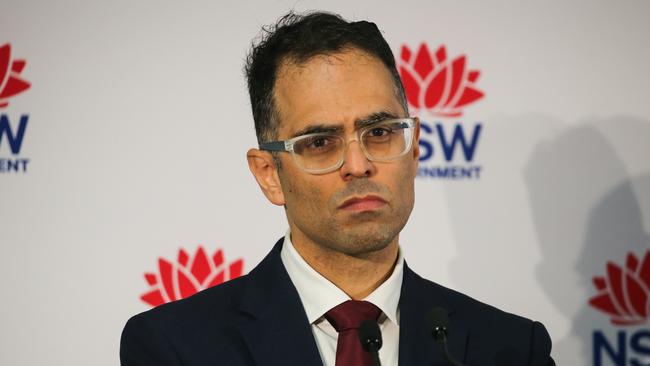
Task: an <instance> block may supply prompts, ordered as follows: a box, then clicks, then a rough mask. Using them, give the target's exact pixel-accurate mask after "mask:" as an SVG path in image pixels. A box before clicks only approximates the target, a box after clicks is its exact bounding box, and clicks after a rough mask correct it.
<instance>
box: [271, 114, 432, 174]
mask: <svg viewBox="0 0 650 366" xmlns="http://www.w3.org/2000/svg"><path fill="white" fill-rule="evenodd" d="M418 122H419V120H418V118H417V117H409V118H391V119H385V120H382V121H379V122H376V123H373V124H370V125H368V126H364V127H363V128H360V129H358V130H356V133H355V137H354V138H352V139H349V140H347V141H346V140H345V138H344V137H343V136H341V135H340V134H337V133H330V132H317V133H310V134H306V135H301V136H296V137H294V138H291V139H288V140H280V141H272V142H263V143H260V144H259V148H260V150H266V151H279V152H290V153H291V155H292V156H293V160H294V162H295V163H296V165H298V166H299V167H300V168H301V169H303V170H304V171H306V172H307V173H310V174H326V173H330V172H333V171H335V170H337V169H339V168H340V167H341V166H342V165H343V163H344V161H345V155H346V153H347V150H348V146H349V145H350V143H351V142H352V141H356V142H357V143H358V144H359V146H360V147H361V151H363V153H364V155H365V156H366V158H367V159H368V160H370V161H378V162H388V161H392V160H396V159H398V158H400V157H402V156H404V155H405V154H406V153H408V152H409V151H411V148H412V147H413V140H414V136H415V134H414V131H415V127H416V126H417V124H418ZM387 125H390V126H391V129H395V128H399V129H402V130H403V131H404V134H403V136H404V148H403V150H402V151H401V152H399V153H398V154H395V155H390V156H386V157H375V156H373V155H371V154H370V153H369V152H368V149H367V148H366V146H365V144H364V143H363V141H364V140H363V137H364V135H365V134H367V133H369V132H370V131H373V130H375V129H377V128H381V127H383V126H387ZM319 136H323V137H329V138H336V139H340V141H341V142H343V149H341V151H340V153H339V155H340V156H339V159H338V161H337V162H336V163H335V164H333V165H331V166H328V167H325V168H321V169H313V168H307V167H305V166H304V165H303V164H302V163H301V160H300V158H299V157H298V156H297V155H298V153H296V152H295V151H294V146H296V145H297V144H299V143H300V142H301V141H303V140H306V139H313V138H315V137H319Z"/></svg>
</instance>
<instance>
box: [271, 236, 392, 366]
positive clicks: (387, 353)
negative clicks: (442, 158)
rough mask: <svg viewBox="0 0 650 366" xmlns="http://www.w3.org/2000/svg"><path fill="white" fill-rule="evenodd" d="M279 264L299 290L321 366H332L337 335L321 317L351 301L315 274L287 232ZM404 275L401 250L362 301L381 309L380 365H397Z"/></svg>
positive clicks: (318, 274)
mask: <svg viewBox="0 0 650 366" xmlns="http://www.w3.org/2000/svg"><path fill="white" fill-rule="evenodd" d="M281 258H282V263H283V264H284V267H285V268H286V270H287V272H288V273H289V277H290V278H291V282H293V284H294V286H295V287H296V289H297V290H298V295H299V296H300V300H301V301H302V306H303V307H304V308H305V313H307V319H308V320H309V323H310V324H311V331H312V333H313V334H314V339H315V340H316V346H317V347H318V352H319V353H320V357H321V359H322V360H323V365H324V366H335V363H336V343H337V341H338V332H337V331H336V329H334V327H333V326H332V325H331V324H330V323H329V322H328V321H327V320H326V319H325V318H324V317H323V315H325V313H327V312H328V311H329V310H330V309H331V308H333V307H335V306H336V305H338V304H340V303H342V302H345V301H347V300H350V297H349V296H348V295H347V294H346V293H345V292H343V290H341V289H340V288H338V287H336V285H334V284H333V283H332V282H330V281H329V280H328V279H326V278H325V277H323V276H322V275H321V274H320V273H318V272H316V270H314V269H313V268H312V267H311V266H310V265H309V264H308V263H307V262H306V261H305V260H304V259H303V258H302V257H301V256H300V254H299V253H298V251H296V248H294V246H293V243H292V242H291V235H290V232H289V231H288V230H287V234H286V235H285V236H284V245H282V252H281ZM403 276H404V258H403V256H402V251H401V250H400V251H399V253H398V257H397V264H395V268H394V269H393V273H392V274H391V275H390V277H388V279H386V281H384V283H382V284H381V285H380V286H379V287H378V288H377V289H376V290H375V291H373V292H372V293H371V294H370V295H368V297H366V298H365V299H363V300H365V301H369V302H371V303H373V304H374V305H375V306H377V307H378V308H379V309H381V311H382V314H381V315H380V316H379V320H378V323H379V328H380V329H381V334H382V338H383V346H382V347H381V349H380V350H379V359H380V360H381V364H382V366H397V361H398V351H399V308H398V305H399V296H400V292H401V289H402V277H403Z"/></svg>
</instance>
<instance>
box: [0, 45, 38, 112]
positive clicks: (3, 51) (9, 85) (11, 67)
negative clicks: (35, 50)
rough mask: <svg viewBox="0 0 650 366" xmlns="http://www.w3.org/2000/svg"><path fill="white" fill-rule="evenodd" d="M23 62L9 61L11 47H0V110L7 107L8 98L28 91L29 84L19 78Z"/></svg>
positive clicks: (23, 66) (23, 65) (24, 63)
mask: <svg viewBox="0 0 650 366" xmlns="http://www.w3.org/2000/svg"><path fill="white" fill-rule="evenodd" d="M26 64H27V62H25V60H13V61H12V59H11V45H10V44H9V43H7V44H5V45H3V46H2V47H0V108H4V107H6V106H8V105H9V98H11V97H13V96H14V95H16V94H20V93H22V92H24V91H25V90H27V89H29V87H30V85H31V84H29V82H27V81H25V80H23V79H21V78H20V73H21V72H22V71H23V69H24V68H25V65H26Z"/></svg>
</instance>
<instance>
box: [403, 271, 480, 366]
mask: <svg viewBox="0 0 650 366" xmlns="http://www.w3.org/2000/svg"><path fill="white" fill-rule="evenodd" d="M446 291H448V290H446V289H444V288H443V287H440V286H438V285H436V284H434V283H432V282H429V281H427V280H425V279H423V278H422V277H420V276H418V275H417V274H415V272H413V271H411V269H410V268H408V266H407V265H406V263H405V264H404V280H403V281H402V292H401V294H400V305H399V309H400V332H399V334H400V335H399V364H400V365H402V366H411V365H413V366H416V365H417V366H425V365H426V366H428V365H447V362H446V361H445V358H444V356H443V354H442V352H441V351H440V348H439V346H438V344H436V341H435V340H434V339H433V336H432V335H431V333H430V332H429V329H428V326H427V322H426V314H427V312H428V311H429V309H431V308H432V307H435V306H439V307H442V308H444V309H445V310H447V311H448V312H449V318H450V323H451V327H450V332H449V336H448V338H447V347H448V349H449V353H450V354H451V355H452V356H453V357H455V358H456V359H458V361H461V362H463V361H464V359H465V349H466V345H467V341H468V332H467V329H466V328H464V327H461V326H456V327H454V315H455V308H454V306H453V304H452V303H450V302H449V301H448V297H447V296H445V292H446ZM459 325H460V324H459Z"/></svg>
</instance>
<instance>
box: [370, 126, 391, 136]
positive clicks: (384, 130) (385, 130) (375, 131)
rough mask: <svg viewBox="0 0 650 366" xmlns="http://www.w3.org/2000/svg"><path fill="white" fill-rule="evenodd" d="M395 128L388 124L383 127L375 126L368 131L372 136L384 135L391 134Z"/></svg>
mask: <svg viewBox="0 0 650 366" xmlns="http://www.w3.org/2000/svg"><path fill="white" fill-rule="evenodd" d="M392 131H393V130H391V129H390V128H389V127H387V126H381V127H374V128H372V129H370V131H368V135H369V136H370V137H382V136H386V135H388V134H390V133H391V132H392Z"/></svg>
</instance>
